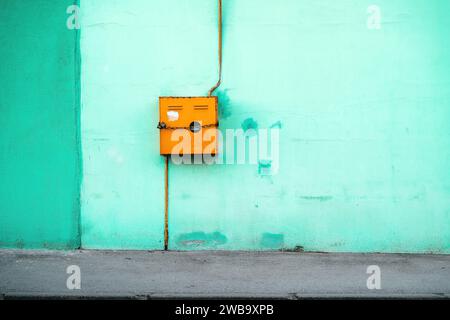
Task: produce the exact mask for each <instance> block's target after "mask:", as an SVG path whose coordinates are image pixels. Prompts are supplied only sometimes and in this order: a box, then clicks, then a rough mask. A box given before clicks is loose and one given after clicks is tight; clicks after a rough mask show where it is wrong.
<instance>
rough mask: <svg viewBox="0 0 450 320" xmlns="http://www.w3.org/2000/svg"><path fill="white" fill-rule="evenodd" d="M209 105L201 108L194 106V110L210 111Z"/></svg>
mask: <svg viewBox="0 0 450 320" xmlns="http://www.w3.org/2000/svg"><path fill="white" fill-rule="evenodd" d="M208 108H209V107H208V106H207V105H201V106H194V110H208Z"/></svg>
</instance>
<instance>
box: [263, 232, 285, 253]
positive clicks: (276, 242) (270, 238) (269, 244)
mask: <svg viewBox="0 0 450 320" xmlns="http://www.w3.org/2000/svg"><path fill="white" fill-rule="evenodd" d="M261 247H263V248H265V249H281V248H283V247H284V235H283V234H281V233H269V232H265V233H263V234H262V237H261Z"/></svg>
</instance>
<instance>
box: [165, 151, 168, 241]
mask: <svg viewBox="0 0 450 320" xmlns="http://www.w3.org/2000/svg"><path fill="white" fill-rule="evenodd" d="M165 163H166V164H165V170H164V250H168V249H169V156H166V157H165Z"/></svg>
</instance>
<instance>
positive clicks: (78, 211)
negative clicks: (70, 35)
mask: <svg viewBox="0 0 450 320" xmlns="http://www.w3.org/2000/svg"><path fill="white" fill-rule="evenodd" d="M73 2H74V5H77V6H80V0H74V1H73ZM78 18H79V17H78ZM80 30H81V28H80V29H75V39H74V40H75V46H74V51H75V52H74V60H75V61H74V68H75V70H74V74H75V79H74V90H75V92H74V97H75V101H74V108H75V126H76V129H75V139H76V149H77V151H76V154H77V173H76V174H77V178H76V183H77V188H76V197H75V212H76V217H75V219H76V223H77V243H76V246H77V248H78V249H80V248H82V243H81V229H82V228H81V183H82V179H83V157H82V148H81V52H80Z"/></svg>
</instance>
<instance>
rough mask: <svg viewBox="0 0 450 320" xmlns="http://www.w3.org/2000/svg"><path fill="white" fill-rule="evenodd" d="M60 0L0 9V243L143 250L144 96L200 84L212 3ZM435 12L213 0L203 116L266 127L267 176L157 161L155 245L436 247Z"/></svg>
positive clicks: (444, 115)
mask: <svg viewBox="0 0 450 320" xmlns="http://www.w3.org/2000/svg"><path fill="white" fill-rule="evenodd" d="M71 3H73V1H69V0H67V1H65V0H64V1H63V0H61V1H54V2H52V1H44V0H38V1H36V0H35V1H25V0H3V1H1V2H0V40H1V43H2V46H1V49H0V59H1V65H0V79H1V86H0V111H1V116H0V127H1V130H0V148H1V149H0V157H1V158H0V179H1V181H0V182H1V183H0V247H13V248H76V247H79V246H80V245H81V246H82V247H84V248H107V249H162V248H163V217H164V181H163V178H164V161H163V158H162V157H160V156H159V138H158V137H159V132H158V130H157V129H156V123H157V120H158V97H159V96H167V95H173V96H193V95H205V94H206V92H207V91H208V89H209V88H210V87H211V86H212V85H213V84H214V83H215V81H216V77H217V61H216V60H217V51H216V50H217V48H216V46H217V25H216V19H217V10H216V2H215V1H210V0H192V1H191V0H189V1H187V0H186V1H182V0H165V1H163V0H152V1H146V0H129V1H101V0H89V1H82V2H81V14H82V17H81V36H80V37H81V38H80V39H79V34H78V31H76V30H68V29H67V28H66V19H67V14H66V8H67V6H68V5H70V4H71ZM371 4H376V5H378V6H379V7H380V9H381V14H382V16H381V18H382V24H381V26H382V28H381V29H380V30H370V29H368V28H367V25H366V22H367V18H368V13H367V8H368V6H369V5H371ZM448 12H450V2H448V1H445V0H433V1H429V0H428V1H426V0H418V1H414V2H412V1H407V0H389V1H388V0H378V1H376V3H374V2H372V1H366V0H361V1H358V0H346V1H325V0H320V1H314V2H311V1H298V0H297V1H294V0H283V1H275V0H268V1H256V0H246V1H238V0H224V20H225V24H224V74H223V84H222V86H221V87H220V89H219V90H218V91H217V93H218V95H219V101H220V127H221V129H227V128H246V127H248V125H249V124H251V125H252V126H254V127H255V126H257V127H258V128H262V129H263V128H269V127H272V126H275V127H280V164H279V172H278V174H275V175H271V176H270V175H263V174H261V170H260V168H258V166H257V165H212V166H208V165H183V166H177V165H174V164H172V165H171V167H170V177H169V183H170V221H169V231H170V245H169V247H170V249H179V250H193V249H194V250H195V249H233V250H234V249H251V250H266V249H281V248H285V249H293V248H295V247H302V248H304V249H305V250H320V251H353V252H374V251H382V252H440V253H449V252H450V227H449V226H450V170H449V169H450V148H449V146H450V124H449V119H450V72H449V70H450V45H449V44H448V41H446V39H447V38H448V35H449V34H450V20H449V19H448ZM78 40H80V41H78ZM78 46H80V51H81V61H82V63H81V79H80V74H79V72H80V69H79V68H80V64H79V62H80V60H79V59H80V57H79V55H78V49H79V48H78ZM80 80H81V89H80ZM80 93H81V96H80ZM80 99H81V114H80V101H79V100H80ZM80 120H81V121H80ZM80 135H81V140H80ZM81 154H82V155H83V156H82V159H81ZM81 160H82V164H81ZM81 167H83V172H82V173H81ZM80 183H81V190H80ZM80 192H81V194H80ZM80 197H81V202H80Z"/></svg>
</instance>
